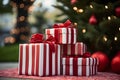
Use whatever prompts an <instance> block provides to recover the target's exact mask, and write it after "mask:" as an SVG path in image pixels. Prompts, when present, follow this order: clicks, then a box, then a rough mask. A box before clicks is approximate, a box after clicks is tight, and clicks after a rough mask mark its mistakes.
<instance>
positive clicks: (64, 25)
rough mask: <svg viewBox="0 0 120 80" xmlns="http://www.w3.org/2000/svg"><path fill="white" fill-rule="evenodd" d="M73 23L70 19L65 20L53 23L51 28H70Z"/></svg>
mask: <svg viewBox="0 0 120 80" xmlns="http://www.w3.org/2000/svg"><path fill="white" fill-rule="evenodd" d="M72 27H73V24H72V23H71V21H70V20H67V21H66V22H65V23H60V24H54V25H53V28H72Z"/></svg>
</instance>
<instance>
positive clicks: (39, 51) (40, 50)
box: [18, 33, 60, 76]
mask: <svg viewBox="0 0 120 80" xmlns="http://www.w3.org/2000/svg"><path fill="white" fill-rule="evenodd" d="M18 73H19V74H23V75H34V76H51V75H60V45H59V44H55V39H54V37H53V36H50V37H49V38H48V39H47V40H43V34H38V33H37V34H33V35H32V37H31V39H30V43H29V44H20V45H19V68H18Z"/></svg>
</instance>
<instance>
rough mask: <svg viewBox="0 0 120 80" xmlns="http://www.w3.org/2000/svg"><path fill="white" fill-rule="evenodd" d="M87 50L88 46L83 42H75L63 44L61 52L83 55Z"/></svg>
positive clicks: (66, 54)
mask: <svg viewBox="0 0 120 80" xmlns="http://www.w3.org/2000/svg"><path fill="white" fill-rule="evenodd" d="M86 51H87V46H86V45H85V44H84V43H83V42H76V43H75V44H62V45H61V53H62V54H63V55H64V56H71V55H72V56H81V55H83V54H84V53H85V52H86Z"/></svg>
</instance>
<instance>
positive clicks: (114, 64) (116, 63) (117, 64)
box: [111, 51, 120, 74]
mask: <svg viewBox="0 0 120 80" xmlns="http://www.w3.org/2000/svg"><path fill="white" fill-rule="evenodd" d="M111 69H112V72H115V73H118V74H120V51H119V52H118V53H117V54H116V56H115V57H114V58H113V59H112V61H111Z"/></svg>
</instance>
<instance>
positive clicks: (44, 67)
mask: <svg viewBox="0 0 120 80" xmlns="http://www.w3.org/2000/svg"><path fill="white" fill-rule="evenodd" d="M43 57H44V60H43V61H44V62H43V75H46V44H44V56H43Z"/></svg>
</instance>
